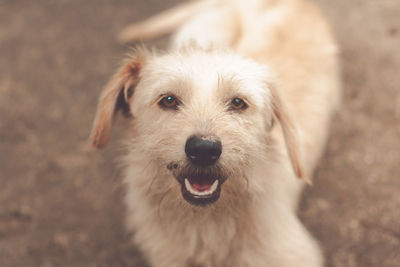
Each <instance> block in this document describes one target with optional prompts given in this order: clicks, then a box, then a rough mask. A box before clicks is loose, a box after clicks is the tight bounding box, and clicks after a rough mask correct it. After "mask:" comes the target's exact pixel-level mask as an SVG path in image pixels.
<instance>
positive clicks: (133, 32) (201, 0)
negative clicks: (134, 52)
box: [118, 0, 220, 43]
mask: <svg viewBox="0 0 400 267" xmlns="http://www.w3.org/2000/svg"><path fill="white" fill-rule="evenodd" d="M219 3H220V1H218V0H195V1H191V2H188V3H184V4H181V5H178V6H176V7H173V8H171V9H169V10H166V11H164V12H162V13H160V14H157V15H154V16H153V17H150V18H148V19H146V20H144V21H142V22H138V23H133V24H131V25H129V26H127V27H126V28H125V29H124V30H122V31H121V33H120V34H119V36H118V39H119V40H120V41H121V42H123V43H126V42H131V41H135V40H146V39H151V38H155V37H157V36H160V35H162V34H167V33H170V32H172V31H173V30H175V29H176V28H178V27H179V26H180V25H182V24H184V23H185V22H186V21H187V20H189V19H190V18H191V17H193V16H194V15H196V14H198V13H200V12H202V11H204V10H208V9H210V8H213V7H215V6H217V5H219Z"/></svg>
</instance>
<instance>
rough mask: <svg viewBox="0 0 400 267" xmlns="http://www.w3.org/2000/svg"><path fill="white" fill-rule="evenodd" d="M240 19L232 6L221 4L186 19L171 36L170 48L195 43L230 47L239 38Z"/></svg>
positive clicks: (210, 46)
mask: <svg viewBox="0 0 400 267" xmlns="http://www.w3.org/2000/svg"><path fill="white" fill-rule="evenodd" d="M240 28H241V27H240V19H239V16H238V13H237V11H236V9H235V7H234V6H229V5H223V6H219V7H216V8H213V9H210V10H207V11H205V12H202V13H200V14H198V15H197V16H195V17H193V18H192V19H191V20H189V21H187V22H186V23H185V25H183V26H182V27H181V28H180V29H178V31H177V32H176V33H175V35H174V36H173V38H172V41H171V46H172V48H175V49H179V48H181V47H187V46H188V45H191V44H195V45H196V46H200V47H202V48H205V49H208V48H232V47H234V46H235V44H236V42H237V40H238V39H239V38H240V34H241V30H240Z"/></svg>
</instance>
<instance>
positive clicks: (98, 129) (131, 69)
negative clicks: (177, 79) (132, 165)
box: [90, 58, 143, 148]
mask: <svg viewBox="0 0 400 267" xmlns="http://www.w3.org/2000/svg"><path fill="white" fill-rule="evenodd" d="M142 64H143V60H141V59H138V58H133V59H130V60H129V61H128V62H127V63H126V64H125V65H124V66H123V67H122V68H121V69H120V70H119V71H118V72H117V73H116V74H115V75H114V77H113V78H112V79H111V81H110V82H109V83H108V84H107V86H106V87H105V88H104V90H103V92H102V93H101V96H100V100H99V104H98V108H97V113H96V117H95V119H94V124H93V129H92V132H91V135H90V140H91V143H92V145H93V147H95V148H103V147H105V146H106V145H107V144H108V142H109V140H110V136H111V127H112V124H113V120H114V116H115V114H116V113H117V112H118V111H120V110H121V111H122V113H123V114H124V115H125V116H130V107H129V102H130V99H131V98H132V95H133V91H134V88H135V86H136V85H137V83H138V82H139V79H140V77H139V76H140V70H141V67H142Z"/></svg>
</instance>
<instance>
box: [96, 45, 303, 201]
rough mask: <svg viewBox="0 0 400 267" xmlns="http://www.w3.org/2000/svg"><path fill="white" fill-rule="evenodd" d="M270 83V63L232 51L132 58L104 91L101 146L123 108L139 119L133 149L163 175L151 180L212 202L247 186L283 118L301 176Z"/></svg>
mask: <svg viewBox="0 0 400 267" xmlns="http://www.w3.org/2000/svg"><path fill="white" fill-rule="evenodd" d="M270 80H271V79H270V77H269V73H268V69H267V68H265V67H264V66H262V65H259V64H257V63H255V62H253V61H250V60H246V59H243V58H241V57H238V56H235V55H232V54H228V53H216V52H204V51H196V50H193V51H190V52H189V51H184V52H182V53H174V54H167V55H163V56H147V57H143V58H136V59H131V61H130V62H128V63H127V65H125V66H124V67H123V69H122V70H121V71H120V72H118V74H117V75H116V76H115V77H114V79H113V80H112V81H111V82H110V84H109V85H108V86H107V87H106V89H105V91H104V93H103V96H102V98H101V100H100V105H99V111H98V115H97V118H96V121H95V125H94V130H93V133H92V138H93V144H94V145H95V146H96V147H103V146H104V145H106V143H107V142H108V139H109V135H110V129H111V123H112V118H113V116H114V113H115V112H116V111H117V110H118V109H122V110H123V111H124V112H125V113H126V114H130V115H132V118H133V119H132V121H133V126H132V128H131V130H130V133H129V134H130V140H129V141H130V149H131V150H132V154H136V156H135V157H136V158H137V157H139V158H140V160H139V161H137V162H141V163H140V164H146V165H147V166H148V167H147V168H149V169H151V170H153V171H152V172H151V173H153V174H152V176H157V177H148V179H149V183H150V182H151V183H153V182H154V181H156V182H157V183H158V185H157V187H158V188H162V187H165V188H169V187H171V186H172V187H175V188H178V187H179V189H180V190H179V191H180V192H181V194H182V196H183V199H185V200H186V201H188V202H189V203H191V204H193V205H207V204H212V203H214V202H215V201H217V200H218V199H219V198H220V195H224V193H225V192H226V194H227V195H228V194H230V195H232V196H235V194H238V193H239V192H240V191H241V189H242V188H243V187H244V186H246V183H248V181H246V179H247V173H246V170H248V169H251V167H252V162H253V161H254V160H255V159H256V158H260V157H261V158H262V157H264V155H266V153H267V150H268V145H267V142H268V138H269V133H270V130H271V128H272V126H273V122H274V120H275V119H277V120H279V121H280V124H281V127H282V130H283V133H284V135H285V139H286V143H287V147H288V152H289V155H290V157H291V159H292V163H293V165H294V168H295V171H296V173H297V174H298V176H301V171H300V168H299V166H298V162H297V155H296V150H295V147H294V145H295V144H294V143H295V142H294V136H293V134H292V129H291V126H290V121H289V120H288V118H287V116H286V114H285V112H284V111H283V108H282V103H280V101H279V97H278V96H277V95H276V92H274V90H273V88H272V86H271V81H270ZM149 173H150V172H149ZM152 179H154V181H150V180H152ZM225 187H226V189H225ZM175 192H178V191H177V190H175ZM181 199H182V198H181Z"/></svg>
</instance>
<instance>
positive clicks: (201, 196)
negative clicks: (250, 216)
mask: <svg viewBox="0 0 400 267" xmlns="http://www.w3.org/2000/svg"><path fill="white" fill-rule="evenodd" d="M185 153H186V156H187V158H188V162H189V163H188V164H187V166H186V167H184V168H182V170H181V171H180V172H179V173H178V175H177V176H176V178H177V180H178V182H179V183H180V184H181V186H182V196H183V198H184V199H185V200H186V201H188V202H189V203H191V204H193V205H200V206H204V205H208V204H212V203H214V202H215V201H217V200H218V199H219V196H220V193H221V184H222V183H223V182H224V181H225V178H224V176H223V175H222V171H221V170H220V168H219V167H218V166H217V162H218V159H219V157H220V155H221V153H222V144H221V142H220V141H219V140H213V139H210V138H207V139H206V138H201V137H198V136H192V137H190V138H189V139H188V140H187V141H186V145H185Z"/></svg>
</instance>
